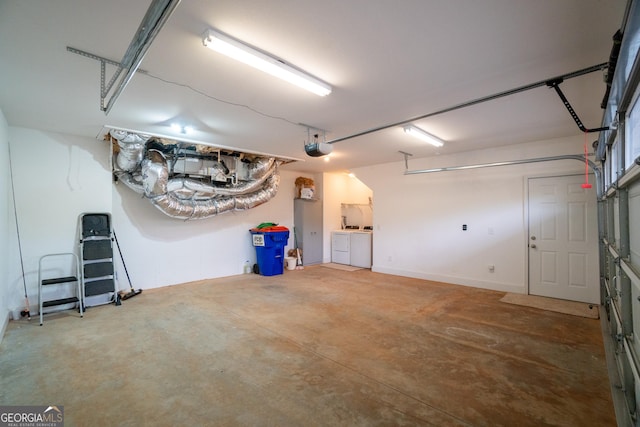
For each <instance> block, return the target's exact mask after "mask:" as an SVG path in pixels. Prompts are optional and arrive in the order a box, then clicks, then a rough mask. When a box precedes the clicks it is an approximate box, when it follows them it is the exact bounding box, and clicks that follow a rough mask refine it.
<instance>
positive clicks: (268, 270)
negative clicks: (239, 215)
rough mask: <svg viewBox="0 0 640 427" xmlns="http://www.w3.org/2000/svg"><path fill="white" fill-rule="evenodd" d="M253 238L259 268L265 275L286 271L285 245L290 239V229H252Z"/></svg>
mask: <svg viewBox="0 0 640 427" xmlns="http://www.w3.org/2000/svg"><path fill="white" fill-rule="evenodd" d="M250 231H251V238H252V241H253V246H254V247H255V248H256V258H257V260H258V268H259V269H260V274H261V275H263V276H275V275H277V274H282V273H283V272H284V247H285V246H287V242H288V241H289V230H286V231H269V230H255V229H252V230H250Z"/></svg>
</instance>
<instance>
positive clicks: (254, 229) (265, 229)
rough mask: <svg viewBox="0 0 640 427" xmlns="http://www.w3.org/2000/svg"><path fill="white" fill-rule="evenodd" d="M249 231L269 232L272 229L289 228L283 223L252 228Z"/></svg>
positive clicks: (284, 229) (282, 229)
mask: <svg viewBox="0 0 640 427" xmlns="http://www.w3.org/2000/svg"><path fill="white" fill-rule="evenodd" d="M249 231H250V232H252V233H269V232H273V231H289V229H288V228H287V227H285V226H283V225H274V226H271V227H264V228H252V229H250V230H249Z"/></svg>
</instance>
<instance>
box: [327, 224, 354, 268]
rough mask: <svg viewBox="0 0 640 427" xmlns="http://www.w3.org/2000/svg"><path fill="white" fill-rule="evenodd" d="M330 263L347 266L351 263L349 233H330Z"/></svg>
mask: <svg viewBox="0 0 640 427" xmlns="http://www.w3.org/2000/svg"><path fill="white" fill-rule="evenodd" d="M331 262H335V263H337V264H346V265H349V263H350V262H351V232H350V231H333V232H331Z"/></svg>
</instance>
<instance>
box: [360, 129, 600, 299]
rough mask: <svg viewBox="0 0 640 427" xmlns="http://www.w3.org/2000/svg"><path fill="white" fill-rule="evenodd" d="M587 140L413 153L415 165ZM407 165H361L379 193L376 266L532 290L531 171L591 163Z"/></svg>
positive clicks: (540, 153)
mask: <svg viewBox="0 0 640 427" xmlns="http://www.w3.org/2000/svg"><path fill="white" fill-rule="evenodd" d="M582 143H583V139H582V137H576V138H566V139H558V140H552V141H542V142H537V143H528V144H521V145H517V146H510V147H503V148H497V149H492V150H484V151H477V152H469V153H463V154H453V155H442V156H439V157H433V158H429V159H411V160H410V161H409V168H410V169H425V168H435V167H445V166H459V165H466V164H476V163H489V162H495V161H499V160H517V159H523V158H534V157H548V156H553V155H560V154H581V153H582V150H583V147H582ZM404 169H405V167H404V161H403V160H402V159H398V162H395V163H389V164H384V165H378V166H372V167H367V168H360V169H356V170H354V172H355V173H356V175H357V176H358V178H359V179H360V180H362V181H363V182H364V183H365V184H366V185H367V186H369V187H370V188H371V189H372V190H373V194H374V233H373V271H377V272H382V273H388V274H397V275H401V276H409V277H417V278H423V279H428V280H436V281H443V282H448V283H454V284H461V285H468V286H475V287H481V288H486V289H494V290H502V291H508V292H517V293H526V291H527V289H526V286H527V277H526V275H527V271H526V268H527V260H526V257H527V239H528V236H527V218H526V197H527V195H526V188H525V183H526V177H529V176H549V175H554V174H565V173H575V172H578V173H579V172H581V171H583V170H584V165H583V164H581V163H580V162H577V161H572V160H563V161H555V162H548V163H536V164H527V165H517V166H504V167H497V168H487V169H477V170H466V171H455V172H440V173H434V174H423V175H404V174H403V173H404ZM594 191H595V190H594ZM594 197H595V194H594ZM463 224H467V227H468V230H467V231H462V225H463ZM490 264H491V265H495V272H493V273H491V272H489V269H488V265H490Z"/></svg>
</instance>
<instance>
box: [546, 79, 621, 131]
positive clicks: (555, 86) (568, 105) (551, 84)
mask: <svg viewBox="0 0 640 427" xmlns="http://www.w3.org/2000/svg"><path fill="white" fill-rule="evenodd" d="M563 81H564V80H563V79H562V77H558V78H555V79H551V80H548V81H547V86H548V87H550V88H553V89H554V90H555V91H556V93H557V94H558V96H559V97H560V99H561V100H562V103H563V104H564V106H565V107H566V108H567V111H569V114H571V117H572V118H573V121H575V122H576V125H578V128H579V129H580V130H581V131H582V132H584V133H593V132H600V131H603V130H609V126H605V127H600V128H595V129H587V128H586V127H585V126H584V124H582V120H580V117H578V113H576V110H574V109H573V107H572V106H571V103H570V102H569V100H568V99H567V97H566V96H564V93H563V92H562V90H561V89H560V83H562V82H563Z"/></svg>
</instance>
